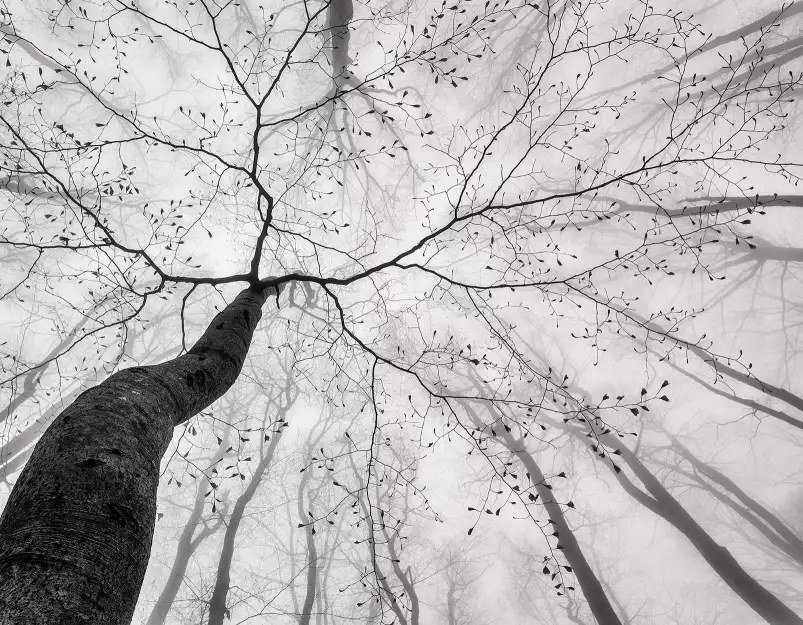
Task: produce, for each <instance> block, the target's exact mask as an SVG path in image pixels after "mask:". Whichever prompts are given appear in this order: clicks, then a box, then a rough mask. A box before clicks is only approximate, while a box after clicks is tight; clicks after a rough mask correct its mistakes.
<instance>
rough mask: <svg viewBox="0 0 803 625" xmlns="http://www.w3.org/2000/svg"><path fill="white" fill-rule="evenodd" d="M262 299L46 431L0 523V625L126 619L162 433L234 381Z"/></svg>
mask: <svg viewBox="0 0 803 625" xmlns="http://www.w3.org/2000/svg"><path fill="white" fill-rule="evenodd" d="M266 297H267V293H266V292H265V291H261V292H260V291H257V290H251V289H246V290H245V291H243V292H241V293H240V294H239V295H238V296H237V298H236V299H235V300H234V301H233V302H232V303H231V304H230V305H229V306H227V307H226V308H225V309H224V310H223V311H222V312H221V313H219V314H218V315H217V316H216V317H215V318H214V320H213V321H212V323H211V325H210V326H209V328H208V329H207V330H206V332H205V333H204V334H203V336H202V337H201V338H200V339H199V341H198V342H197V343H196V344H195V345H194V346H193V347H192V349H190V351H189V352H188V353H187V354H185V355H183V356H180V357H178V358H175V359H173V360H170V361H167V362H165V363H162V364H159V365H153V366H149V367H133V368H131V369H125V370H123V371H120V372H118V373H116V374H114V375H112V376H111V377H109V378H108V379H107V380H106V381H105V382H103V383H101V384H99V385H98V386H96V387H94V388H91V389H89V390H87V391H85V392H84V393H82V394H81V395H79V396H78V398H77V399H76V400H75V401H74V402H73V403H72V404H71V405H70V406H69V407H67V408H66V409H65V410H64V412H62V413H61V414H60V415H59V416H58V417H57V418H56V420H55V421H54V422H53V424H52V425H51V426H50V427H49V428H48V429H47V431H46V432H45V433H44V434H43V436H42V438H41V439H40V440H39V442H38V443H37V445H36V447H35V448H34V451H33V453H32V454H31V458H30V460H29V461H28V464H27V465H26V466H25V468H24V469H23V471H22V473H21V475H20V477H19V480H18V481H17V483H16V485H15V487H14V489H13V490H12V492H11V495H10V497H9V500H8V503H7V505H6V508H5V510H4V512H3V515H2V517H0V624H2V625H23V624H24V625H39V624H41V625H52V624H55V623H58V624H59V625H73V624H74V625H78V624H86V623H97V624H99V625H100V624H102V625H128V623H130V622H131V618H132V616H133V613H134V608H135V606H136V602H137V597H138V595H139V591H140V587H141V585H142V580H143V577H144V575H145V569H146V567H147V564H148V557H149V555H150V547H151V540H152V538H153V527H154V522H155V517H156V489H157V486H158V484H159V463H160V460H161V458H162V455H163V454H164V452H165V451H166V449H167V447H168V445H169V443H170V440H171V438H172V434H173V428H174V427H176V426H177V425H179V424H181V423H183V422H184V421H186V420H188V419H189V418H191V417H192V416H194V415H195V414H197V413H198V412H199V411H200V410H202V409H203V408H205V407H206V406H208V405H209V404H211V403H212V402H213V401H215V400H216V399H217V398H218V397H220V396H221V395H223V394H224V393H225V392H226V391H227V390H228V389H229V387H230V386H231V385H232V384H233V383H234V381H235V380H236V379H237V376H238V375H239V373H240V370H241V368H242V365H243V361H244V360H245V356H246V353H247V351H248V347H249V345H250V343H251V338H252V336H253V332H254V328H255V327H256V325H257V322H258V321H259V319H260V317H261V315H262V310H261V309H262V306H263V304H264V303H265V300H266Z"/></svg>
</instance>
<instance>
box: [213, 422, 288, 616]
mask: <svg viewBox="0 0 803 625" xmlns="http://www.w3.org/2000/svg"><path fill="white" fill-rule="evenodd" d="M283 431H284V428H282V427H280V429H279V431H278V432H276V434H274V435H273V438H272V439H271V441H270V445H268V448H267V449H266V450H265V451H264V453H263V456H262V459H261V460H260V461H259V464H258V465H257V467H256V469H254V475H253V476H251V481H250V482H249V483H248V486H247V487H246V489H245V491H244V492H243V494H242V495H240V497H239V498H238V499H237V503H236V504H234V510H233V511H232V513H231V518H230V519H229V522H228V525H227V526H226V534H225V536H224V537H223V549H222V550H221V552H220V560H219V561H218V566H217V577H216V579H215V588H214V590H213V591H212V598H211V599H210V600H209V625H223V621H224V619H225V618H226V617H227V616H228V608H227V607H226V600H227V598H228V595H229V586H230V582H231V563H232V560H233V559H234V541H235V539H236V538H237V531H238V530H239V529H240V523H241V522H242V520H243V516H244V515H245V508H246V506H248V504H249V503H250V502H251V499H253V497H254V494H255V493H256V491H257V488H259V484H260V482H261V481H262V478H263V477H264V476H265V473H266V472H267V470H268V468H269V467H270V463H271V461H272V460H273V456H274V454H275V452H276V446H277V445H278V444H279V439H281V437H282V432H283Z"/></svg>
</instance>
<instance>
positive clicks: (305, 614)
mask: <svg viewBox="0 0 803 625" xmlns="http://www.w3.org/2000/svg"><path fill="white" fill-rule="evenodd" d="M310 473H311V472H310V471H305V472H304V475H303V477H302V478H301V483H300V484H299V486H298V498H297V499H296V505H297V507H298V516H299V518H300V519H301V523H302V524H303V525H304V533H305V534H306V537H307V587H306V592H305V594H304V606H303V607H302V608H301V618H300V619H299V621H298V623H299V625H309V624H310V620H311V618H312V607H313V606H314V605H315V590H316V588H317V586H318V550H317V547H316V546H315V533H314V532H315V528H314V526H313V524H312V519H310V518H309V516H308V515H307V513H306V512H305V511H304V494H305V490H306V486H307V483H308V482H309V476H310Z"/></svg>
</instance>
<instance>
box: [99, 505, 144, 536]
mask: <svg viewBox="0 0 803 625" xmlns="http://www.w3.org/2000/svg"><path fill="white" fill-rule="evenodd" d="M105 508H106V513H107V514H108V515H109V518H110V519H111V520H112V521H114V522H115V523H117V524H118V525H119V526H120V527H125V528H128V529H131V530H134V531H136V530H137V529H138V528H139V523H138V522H137V519H136V517H135V516H134V515H133V514H132V513H131V510H129V509H128V508H126V507H125V506H121V505H120V504H117V503H109V504H106V506H105Z"/></svg>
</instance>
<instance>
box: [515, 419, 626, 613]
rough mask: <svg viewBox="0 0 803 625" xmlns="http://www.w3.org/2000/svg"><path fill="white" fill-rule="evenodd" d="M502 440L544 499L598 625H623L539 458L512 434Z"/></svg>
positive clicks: (545, 506)
mask: <svg viewBox="0 0 803 625" xmlns="http://www.w3.org/2000/svg"><path fill="white" fill-rule="evenodd" d="M502 440H503V441H504V444H505V447H507V448H508V449H509V450H510V451H511V452H513V453H514V454H516V456H518V458H519V460H521V463H522V464H523V465H524V467H525V468H526V469H527V472H528V473H529V474H530V482H531V483H533V484H534V485H535V490H536V491H537V492H538V495H539V496H540V497H541V503H542V504H543V506H544V508H545V509H546V512H547V515H549V519H550V520H551V521H552V526H553V527H554V528H555V531H557V533H558V542H559V543H560V545H561V546H562V547H563V555H564V556H566V561H567V562H568V563H569V564H570V565H571V567H572V571H573V572H574V575H575V577H576V578H577V583H578V584H580V588H581V589H582V591H583V596H584V597H585V598H586V601H588V607H589V608H591V612H592V614H593V615H594V618H595V619H597V622H598V623H604V624H605V625H621V622H622V621H621V620H620V619H619V615H618V614H617V613H616V610H615V609H614V607H613V605H611V602H610V601H609V599H608V595H607V593H606V592H605V589H604V588H603V587H602V584H601V583H600V581H599V578H597V575H596V573H594V570H593V569H592V568H591V565H589V563H588V560H586V557H585V554H584V553H583V548H582V547H581V546H580V544H579V543H578V542H577V539H576V538H575V537H574V532H573V531H572V528H571V527H569V524H568V522H567V521H566V517H565V516H564V515H563V509H562V508H561V505H560V504H559V503H558V502H557V501H556V500H555V497H554V495H553V494H552V491H551V490H550V489H548V488H547V487H546V478H545V477H544V474H543V473H542V472H541V468H540V467H539V466H538V463H537V462H536V461H535V458H533V457H532V455H531V454H530V453H529V452H528V451H527V450H526V449H524V447H523V445H522V443H521V442H519V441H514V440H513V437H512V436H511V435H510V434H509V433H508V432H506V431H503V432H502Z"/></svg>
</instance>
